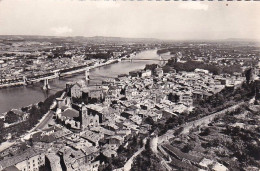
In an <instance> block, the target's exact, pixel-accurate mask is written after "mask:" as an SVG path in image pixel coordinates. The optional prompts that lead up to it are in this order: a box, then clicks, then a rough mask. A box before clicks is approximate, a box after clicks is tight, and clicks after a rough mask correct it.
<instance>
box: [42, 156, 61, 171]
mask: <svg viewBox="0 0 260 171" xmlns="http://www.w3.org/2000/svg"><path fill="white" fill-rule="evenodd" d="M45 167H47V168H51V171H60V170H62V168H61V164H60V157H59V156H58V155H56V154H55V153H48V154H47V155H46V158H45Z"/></svg>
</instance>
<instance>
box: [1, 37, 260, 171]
mask: <svg viewBox="0 0 260 171" xmlns="http://www.w3.org/2000/svg"><path fill="white" fill-rule="evenodd" d="M9 41H11V40H10V39H6V40H5V41H3V42H2V45H1V47H2V51H8V53H7V52H6V53H5V54H3V56H2V57H1V58H0V59H1V60H3V61H4V65H2V71H3V76H2V77H3V78H4V79H3V83H9V82H10V80H14V79H22V77H24V76H25V75H26V77H27V78H29V75H30V76H32V75H38V74H43V75H44V74H46V73H50V72H52V71H54V70H59V71H61V70H63V69H68V68H72V66H73V67H78V66H79V65H81V64H86V66H85V65H84V67H87V66H89V65H88V64H91V63H93V62H96V61H102V60H108V59H111V57H112V58H120V57H124V56H125V55H129V56H130V54H132V53H133V52H138V51H143V50H147V49H154V48H157V49H158V50H157V53H158V54H159V55H163V54H168V55H169V56H170V57H171V58H170V59H169V60H167V61H166V63H165V61H163V60H160V62H159V63H158V64H149V65H146V66H145V68H143V69H139V70H135V71H131V72H129V73H128V74H121V75H118V76H117V77H109V78H105V79H104V80H103V81H102V83H101V84H96V85H90V84H89V83H88V81H89V71H88V70H86V71H85V72H84V74H85V76H84V79H81V80H78V81H75V82H67V83H66V88H65V89H64V90H61V91H59V92H57V93H55V94H54V95H51V96H50V97H49V98H47V99H46V100H45V101H44V102H39V103H38V104H35V105H31V106H28V107H23V108H21V109H16V110H12V111H10V112H7V113H6V114H5V116H4V117H3V119H2V120H1V130H2V131H1V142H3V143H4V142H5V141H9V142H11V144H9V147H8V148H5V149H4V150H2V151H1V152H0V159H1V161H0V170H5V171H9V170H21V171H35V170H51V171H60V170H65V171H66V170H67V171H70V170H78V171H98V170H104V171H105V170H114V171H128V170H135V171H136V170H215V171H219V170H240V169H241V168H242V169H243V170H250V169H251V170H257V168H259V166H260V163H259V159H260V158H259V154H260V153H259V152H260V149H259V143H260V141H259V133H258V131H259V122H260V115H259V113H258V111H259V109H260V106H259V97H260V94H259V90H260V87H259V86H260V81H259V77H258V76H259V74H260V73H259V71H260V67H259V65H258V62H259V54H260V51H259V49H257V47H256V46H255V44H249V45H248V44H245V43H244V42H242V43H240V42H233V43H232V42H228V43H226V42H221V43H219V42H217V43H212V42H209V43H206V42H190V43H187V42H184V43H181V42H178V43H171V42H166V43H160V42H156V43H154V42H153V43H150V44H145V43H139V44H130V43H128V44H124V45H117V44H113V45H111V44H110V42H109V43H105V44H91V45H89V44H88V45H86V46H83V45H82V44H80V45H77V44H76V45H75V44H73V43H71V45H67V44H66V45H65V46H61V47H58V46H60V45H55V46H53V44H52V43H50V42H51V41H54V40H52V39H50V40H49V41H45V40H44V42H43V43H36V42H37V41H36V42H23V41H22V42H23V43H14V44H12V46H10V45H6V44H5V45H3V44H4V43H6V42H9ZM56 41H57V40H56ZM18 42H19V41H18ZM42 46H43V47H44V48H43V47H42ZM83 47H84V48H83ZM109 47H110V49H109ZM35 48H36V49H38V48H39V50H35ZM15 49H20V50H21V49H24V50H23V51H29V49H34V50H33V51H34V52H33V53H32V52H30V53H28V54H27V53H25V52H24V53H22V54H20V50H19V53H18V52H17V53H16V52H15ZM42 49H48V50H46V51H43V50H42ZM10 51H12V53H9V52H10ZM108 51H109V52H108ZM248 51H250V52H251V53H248ZM108 53H109V54H113V55H111V56H110V55H109V57H105V56H103V55H104V54H108ZM90 54H91V56H90ZM101 54H102V55H101ZM95 55H97V56H95ZM103 62H104V61H103ZM18 64H19V65H20V66H18ZM10 68H12V69H13V70H12V69H10ZM19 68H20V70H19ZM14 71H15V72H14ZM8 72H9V73H8ZM45 72H46V73H45ZM249 139H250V142H247V141H248V140H249ZM236 141H239V144H237V145H235V146H233V145H234V144H235V142H236ZM244 144H246V146H247V148H246V147H245V145H244ZM242 156H243V158H245V159H241V158H242Z"/></svg>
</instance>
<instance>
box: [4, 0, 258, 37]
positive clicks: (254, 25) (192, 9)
mask: <svg viewBox="0 0 260 171" xmlns="http://www.w3.org/2000/svg"><path fill="white" fill-rule="evenodd" d="M0 35H45V36H86V37H92V36H113V37H131V38H159V39H171V40H194V39H200V40H201V39H209V40H214V39H227V38H241V39H258V40H260V3H259V2H237V1H236V2H235V1H234V2H225V1H224V2H204V1H202V2H199V1H197V2H191V1H190V2H187V1H186V2H185V1H183V2H181V1H177V2H176V1H122V0H121V1H120V0H119V1H85V0H0Z"/></svg>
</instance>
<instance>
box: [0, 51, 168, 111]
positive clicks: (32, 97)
mask: <svg viewBox="0 0 260 171" xmlns="http://www.w3.org/2000/svg"><path fill="white" fill-rule="evenodd" d="M156 52H157V50H147V51H143V52H140V53H138V54H136V56H135V57H133V59H159V58H160V57H159V56H158V55H157V53H156ZM163 58H164V59H168V58H170V55H168V54H165V55H163ZM153 63H159V61H155V60H154V61H153V60H143V61H140V60H138V61H132V62H131V61H121V62H118V63H115V64H111V65H106V66H103V67H100V68H95V69H92V70H91V71H90V78H91V79H94V80H91V81H90V84H91V85H93V84H96V83H98V82H100V81H101V80H102V79H105V77H116V76H118V75H120V74H128V73H129V72H130V71H134V70H137V69H143V68H144V67H145V65H146V64H153ZM84 74H85V73H84V72H83V73H78V74H77V75H73V76H70V77H66V78H60V79H58V78H57V79H53V80H49V84H50V87H51V90H50V91H49V92H48V93H47V92H46V91H44V90H43V89H42V86H43V83H41V82H40V83H36V84H33V85H28V86H21V87H10V88H5V89H0V114H1V113H4V112H7V111H9V110H11V109H13V108H21V107H23V106H28V105H30V104H33V103H37V102H40V101H43V100H44V99H46V98H47V97H48V96H49V95H51V94H53V93H55V92H57V91H59V90H62V89H64V88H65V84H66V82H71V81H78V80H80V79H84V78H85V75H84Z"/></svg>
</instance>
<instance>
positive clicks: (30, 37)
mask: <svg viewBox="0 0 260 171" xmlns="http://www.w3.org/2000/svg"><path fill="white" fill-rule="evenodd" d="M0 39H4V40H12V41H24V40H28V41H51V42H52V41H55V42H56V41H91V42H133V43H135V42H161V41H162V40H160V39H154V38H124V37H105V36H94V37H84V36H75V37H59V36H37V35H36V36H34V35H0Z"/></svg>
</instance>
